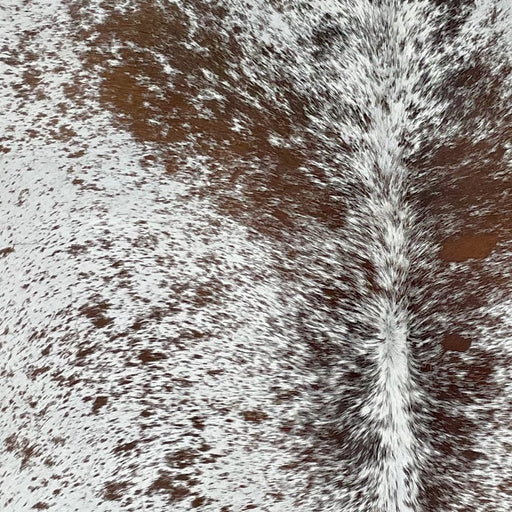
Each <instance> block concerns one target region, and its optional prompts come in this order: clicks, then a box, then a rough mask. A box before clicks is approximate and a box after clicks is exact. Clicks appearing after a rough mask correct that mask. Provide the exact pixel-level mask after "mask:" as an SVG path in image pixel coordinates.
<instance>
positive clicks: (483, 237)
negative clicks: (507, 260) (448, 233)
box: [439, 233, 499, 262]
mask: <svg viewBox="0 0 512 512" xmlns="http://www.w3.org/2000/svg"><path fill="white" fill-rule="evenodd" d="M498 240H499V238H498V236H497V235H493V234H489V233H488V234H485V233H484V234H480V235H476V234H475V235H464V236H460V237H456V238H451V239H448V240H446V241H445V242H444V244H443V247H442V249H441V252H440V253H439V256H440V258H441V259H442V260H444V261H455V262H461V261H466V260H469V259H483V258H486V257H487V256H489V254H490V253H491V251H492V250H493V249H494V247H495V245H496V244H497V243H498Z"/></svg>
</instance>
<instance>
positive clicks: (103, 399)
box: [92, 396, 108, 414]
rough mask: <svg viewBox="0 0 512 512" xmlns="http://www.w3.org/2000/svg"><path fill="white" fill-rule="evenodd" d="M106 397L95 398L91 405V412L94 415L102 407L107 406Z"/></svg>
mask: <svg viewBox="0 0 512 512" xmlns="http://www.w3.org/2000/svg"><path fill="white" fill-rule="evenodd" d="M107 402H108V397H106V396H97V397H96V399H95V400H94V403H93V404H92V412H93V413H94V414H96V413H97V412H98V411H99V410H100V409H101V408H102V407H103V406H105V405H107Z"/></svg>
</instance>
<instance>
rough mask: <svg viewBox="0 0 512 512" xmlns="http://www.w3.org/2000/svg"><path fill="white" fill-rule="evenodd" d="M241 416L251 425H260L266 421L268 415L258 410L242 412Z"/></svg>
mask: <svg viewBox="0 0 512 512" xmlns="http://www.w3.org/2000/svg"><path fill="white" fill-rule="evenodd" d="M242 415H243V417H244V420H245V421H250V422H252V423H261V422H262V421H265V420H267V419H268V415H267V414H266V413H265V412H263V411H258V410H252V411H243V413H242Z"/></svg>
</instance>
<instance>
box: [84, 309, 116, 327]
mask: <svg viewBox="0 0 512 512" xmlns="http://www.w3.org/2000/svg"><path fill="white" fill-rule="evenodd" d="M109 307H110V304H108V303H107V302H99V303H97V304H94V305H92V306H82V307H81V308H80V313H82V314H83V315H85V316H86V317H87V318H89V319H90V320H91V322H92V323H93V324H94V326H95V327H97V328H99V329H100V328H102V327H106V326H107V325H110V324H111V323H113V322H114V320H113V319H112V318H109V317H107V316H105V314H104V312H105V311H107V309H108V308H109Z"/></svg>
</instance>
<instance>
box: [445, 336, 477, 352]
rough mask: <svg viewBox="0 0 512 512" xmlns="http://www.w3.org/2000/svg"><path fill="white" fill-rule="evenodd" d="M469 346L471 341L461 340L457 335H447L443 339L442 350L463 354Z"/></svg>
mask: <svg viewBox="0 0 512 512" xmlns="http://www.w3.org/2000/svg"><path fill="white" fill-rule="evenodd" d="M470 346H471V340H468V339H467V338H463V337H462V336H460V335H459V334H447V335H446V336H445V337H444V339H443V348H444V350H454V351H456V352H465V351H466V350H468V349H469V347H470Z"/></svg>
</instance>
